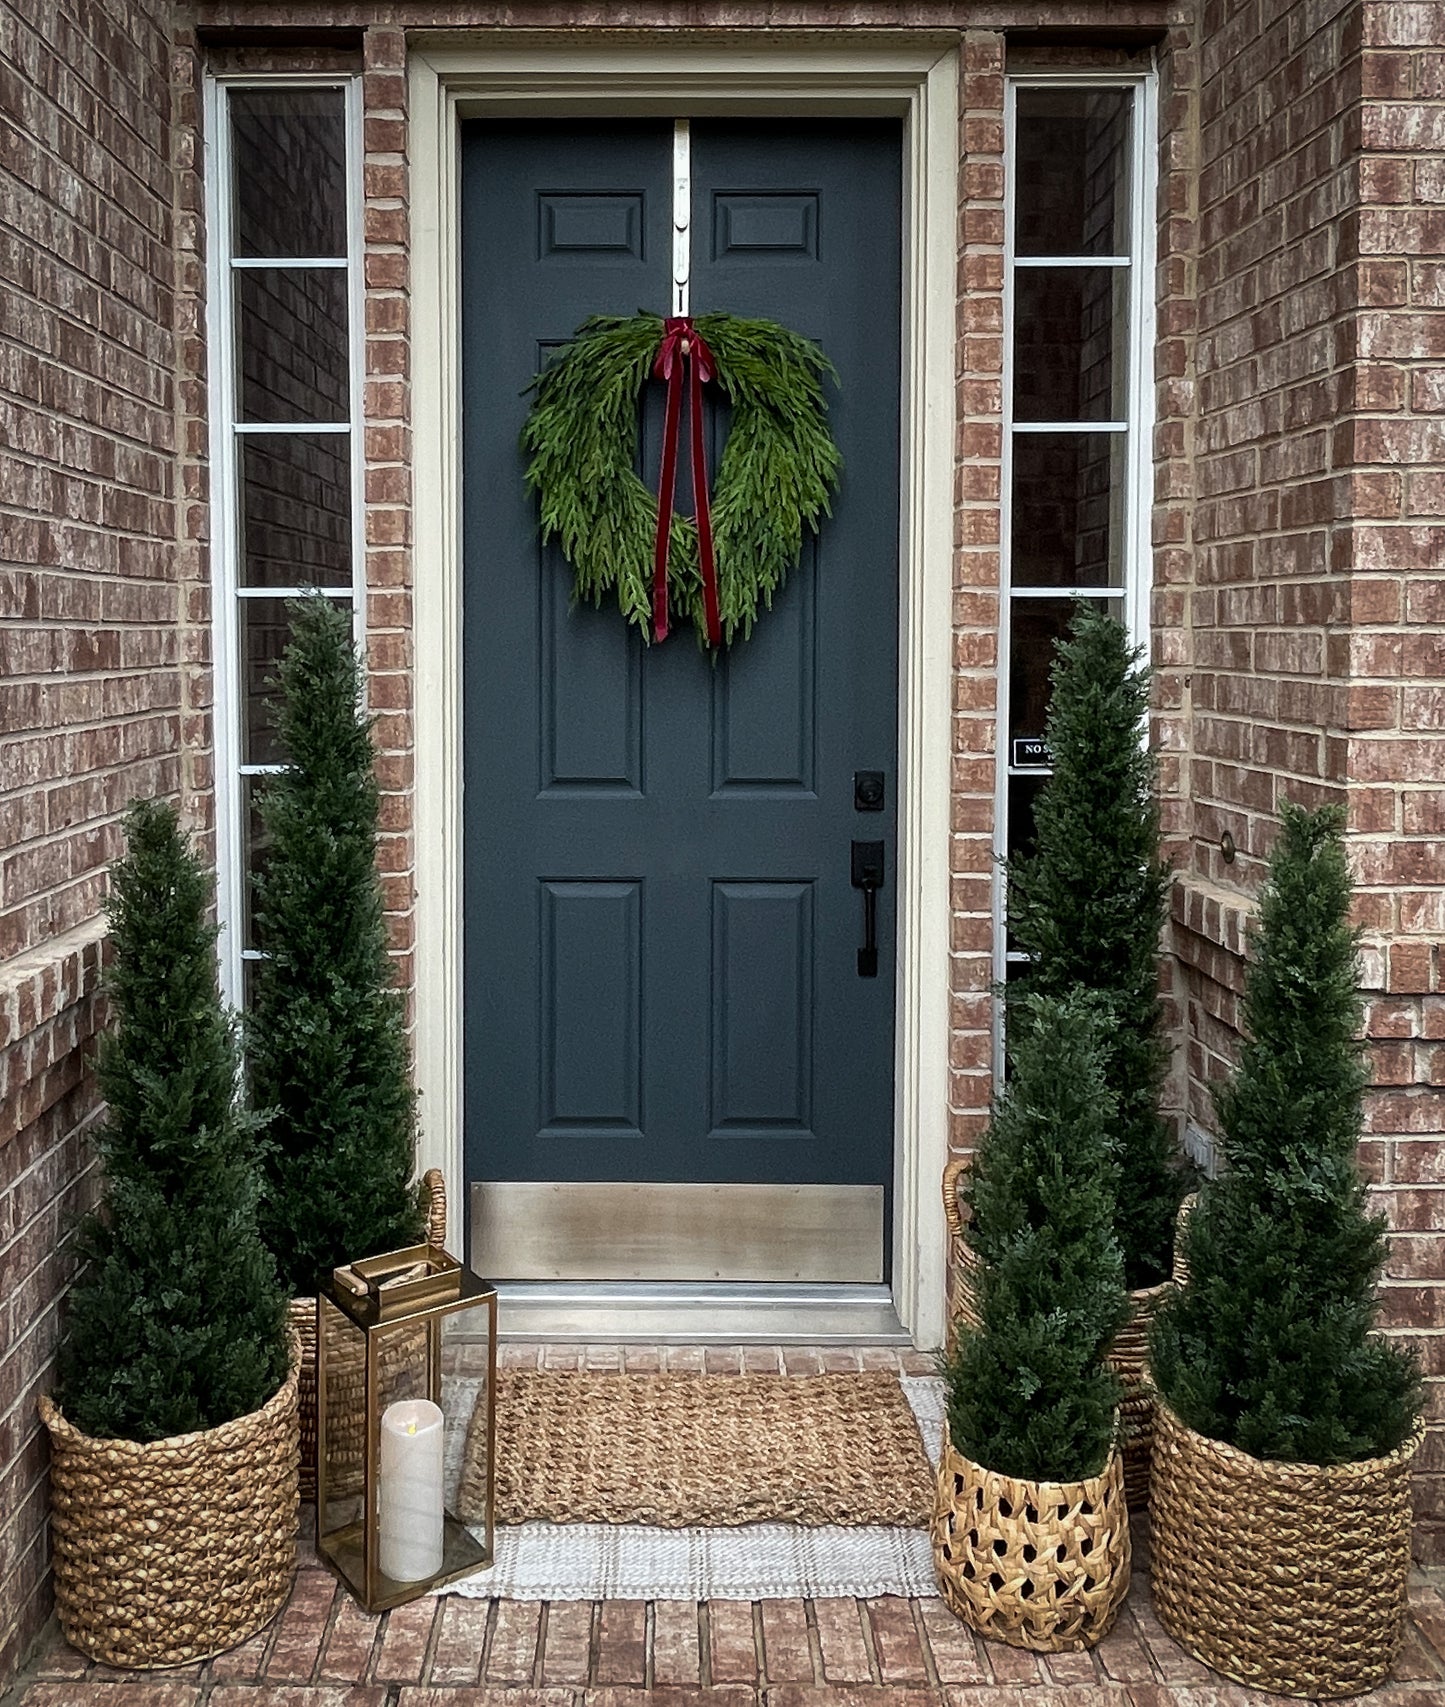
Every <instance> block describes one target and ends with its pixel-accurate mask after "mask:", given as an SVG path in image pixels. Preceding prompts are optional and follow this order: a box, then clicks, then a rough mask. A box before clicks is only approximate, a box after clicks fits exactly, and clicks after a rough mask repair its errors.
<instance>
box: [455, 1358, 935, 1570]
mask: <svg viewBox="0 0 1445 1707" xmlns="http://www.w3.org/2000/svg"><path fill="white" fill-rule="evenodd" d="M778 1379H779V1380H780V1381H785V1380H787V1376H785V1375H780V1376H779V1377H778ZM899 1384H900V1385H901V1386H902V1388H903V1391H904V1394H905V1396H906V1397H907V1399H908V1402H909V1404H910V1405H911V1406H912V1407H913V1414H914V1415H915V1416H916V1417H917V1419H918V1426H919V1430H920V1432H921V1433H922V1435H923V1441H924V1445H925V1446H926V1447H927V1448H928V1453H929V1456H930V1458H932V1460H933V1461H934V1463H935V1464H936V1463H937V1462H938V1457H939V1452H940V1447H941V1442H942V1438H943V1420H944V1408H943V1383H942V1382H941V1381H938V1380H936V1379H934V1378H933V1377H931V1376H902V1377H900V1380H899ZM478 1386H479V1383H478V1381H477V1380H476V1379H475V1378H467V1377H461V1376H458V1377H455V1378H453V1379H452V1380H450V1381H448V1382H447V1383H446V1387H445V1390H444V1392H443V1403H444V1405H445V1408H446V1411H447V1418H448V1424H449V1426H448V1429H447V1437H448V1442H449V1444H450V1445H451V1453H452V1455H451V1462H450V1463H449V1464H448V1466H447V1474H448V1478H449V1492H450V1491H452V1490H453V1489H454V1488H455V1478H456V1476H457V1473H458V1470H459V1460H460V1455H461V1447H462V1439H463V1436H464V1434H465V1424H466V1419H467V1417H468V1416H469V1415H470V1414H471V1409H472V1406H473V1404H474V1403H475V1400H476V1395H477V1390H478ZM458 1424H460V1426H457V1425H458ZM495 1541H496V1555H497V1557H496V1563H495V1564H494V1565H493V1566H492V1568H491V1569H490V1570H487V1571H481V1572H478V1574H477V1575H476V1576H474V1577H467V1578H465V1579H464V1580H463V1581H461V1582H457V1583H449V1584H448V1585H447V1586H446V1587H445V1588H442V1589H439V1590H437V1592H438V1593H439V1594H463V1595H469V1596H471V1597H473V1598H475V1599H480V1600H491V1599H507V1600H609V1599H624V1600H771V1599H783V1600H801V1599H808V1598H815V1599H816V1598H824V1597H830V1596H858V1597H862V1596H868V1595H881V1594H898V1595H929V1594H932V1593H934V1580H933V1555H932V1552H931V1550H930V1547H929V1541H928V1534H927V1532H926V1531H925V1530H922V1529H897V1528H885V1527H882V1526H870V1527H860V1528H847V1527H844V1526H841V1525H839V1526H830V1527H827V1528H803V1527H802V1526H800V1525H796V1524H789V1523H752V1524H745V1525H742V1526H741V1527H738V1528H731V1529H653V1528H647V1527H643V1526H641V1525H633V1524H605V1523H577V1524H572V1523H568V1524H561V1523H521V1524H517V1525H516V1526H515V1527H511V1528H507V1529H499V1530H497V1532H496V1536H495Z"/></svg>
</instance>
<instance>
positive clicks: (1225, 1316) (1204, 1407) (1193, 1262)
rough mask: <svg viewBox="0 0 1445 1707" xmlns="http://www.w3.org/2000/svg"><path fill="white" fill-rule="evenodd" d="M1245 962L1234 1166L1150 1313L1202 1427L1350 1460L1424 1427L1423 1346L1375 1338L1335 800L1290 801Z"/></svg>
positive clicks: (1164, 1381) (1353, 968) (1372, 1234)
mask: <svg viewBox="0 0 1445 1707" xmlns="http://www.w3.org/2000/svg"><path fill="white" fill-rule="evenodd" d="M1282 814H1283V820H1284V822H1283V827H1282V830H1281V833H1280V836H1279V839H1278V841H1277V842H1276V844H1275V848H1274V852H1273V855H1272V857H1271V859H1270V864H1269V876H1268V881H1267V882H1266V884H1265V887H1264V891H1263V893H1262V895H1261V897H1260V909H1259V923H1258V927H1257V929H1256V930H1255V932H1254V934H1253V942H1252V946H1253V951H1254V953H1253V959H1252V962H1251V964H1250V965H1249V966H1248V968H1247V969H1246V972H1245V985H1244V1008H1243V1018H1244V1030H1245V1034H1246V1041H1245V1043H1244V1046H1243V1049H1242V1050H1241V1053H1240V1060H1239V1067H1238V1070H1237V1071H1236V1072H1235V1074H1234V1075H1233V1077H1232V1078H1231V1079H1230V1080H1229V1081H1228V1082H1227V1083H1226V1084H1225V1085H1224V1086H1223V1087H1222V1088H1221V1089H1220V1090H1219V1091H1218V1092H1216V1094H1215V1106H1216V1109H1217V1112H1218V1116H1219V1129H1220V1136H1221V1139H1222V1147H1223V1151H1224V1159H1225V1163H1226V1166H1225V1169H1224V1171H1223V1172H1222V1173H1221V1174H1220V1176H1219V1177H1218V1178H1217V1179H1213V1180H1209V1181H1206V1182H1205V1184H1204V1186H1203V1188H1202V1190H1201V1193H1200V1199H1199V1204H1198V1207H1197V1208H1196V1209H1195V1210H1194V1212H1193V1213H1192V1214H1191V1215H1190V1217H1189V1219H1188V1221H1187V1223H1186V1225H1185V1229H1184V1241H1183V1242H1184V1252H1185V1256H1186V1258H1187V1259H1188V1263H1189V1280H1188V1283H1187V1285H1186V1286H1185V1288H1184V1290H1183V1291H1182V1292H1181V1293H1180V1295H1179V1296H1178V1297H1177V1298H1175V1299H1173V1300H1172V1301H1171V1302H1170V1303H1169V1304H1168V1305H1167V1306H1166V1307H1165V1309H1164V1310H1162V1311H1161V1312H1160V1314H1159V1316H1158V1317H1157V1318H1156V1319H1155V1324H1154V1327H1153V1329H1152V1331H1151V1336H1150V1351H1151V1358H1152V1362H1153V1368H1154V1376H1155V1380H1156V1382H1157V1383H1158V1386H1159V1389H1160V1391H1161V1392H1162V1393H1163V1394H1164V1396H1165V1398H1166V1399H1167V1400H1168V1401H1169V1403H1170V1405H1171V1406H1172V1407H1173V1408H1174V1410H1175V1411H1176V1413H1177V1414H1178V1415H1179V1416H1180V1417H1181V1418H1182V1419H1183V1420H1184V1421H1185V1422H1186V1423H1187V1424H1188V1425H1189V1426H1190V1427H1191V1428H1193V1429H1195V1430H1196V1431H1197V1432H1198V1433H1200V1434H1204V1435H1208V1436H1209V1437H1210V1438H1211V1439H1214V1440H1223V1441H1225V1442H1227V1443H1228V1444H1229V1445H1231V1446H1237V1447H1238V1448H1239V1449H1240V1450H1241V1451H1243V1452H1248V1453H1249V1454H1250V1455H1251V1456H1252V1457H1255V1458H1274V1459H1287V1460H1294V1461H1296V1462H1301V1463H1306V1464H1344V1463H1348V1462H1350V1461H1351V1460H1353V1459H1360V1458H1373V1457H1377V1456H1380V1455H1383V1454H1385V1453H1388V1452H1393V1451H1394V1449H1395V1448H1396V1447H1397V1446H1399V1445H1400V1444H1401V1443H1402V1442H1403V1441H1404V1440H1405V1439H1406V1437H1407V1436H1408V1435H1409V1433H1410V1431H1411V1430H1412V1429H1413V1427H1414V1426H1415V1419H1416V1416H1417V1415H1418V1412H1419V1403H1420V1376H1419V1370H1418V1368H1417V1366H1416V1364H1415V1360H1414V1358H1413V1357H1412V1356H1411V1355H1409V1354H1408V1353H1407V1352H1406V1351H1404V1350H1403V1349H1402V1348H1401V1347H1399V1346H1397V1345H1395V1344H1392V1343H1391V1342H1389V1341H1387V1340H1383V1339H1380V1338H1378V1337H1377V1336H1376V1335H1374V1334H1373V1333H1372V1332H1371V1330H1372V1328H1373V1327H1374V1320H1375V1288H1376V1285H1377V1283H1378V1281H1379V1277H1380V1268H1381V1264H1382V1263H1383V1261H1384V1257H1385V1241H1384V1231H1385V1219H1384V1217H1383V1216H1379V1215H1376V1216H1372V1215H1370V1214H1369V1213H1368V1211H1367V1208H1366V1187H1365V1184H1364V1181H1363V1180H1362V1179H1361V1177H1360V1173H1359V1169H1358V1167H1357V1165H1356V1161H1355V1156H1356V1149H1357V1146H1358V1144H1359V1139H1360V1127H1361V1098H1362V1096H1363V1093H1364V1088H1365V1085H1366V1084H1367V1082H1368V1077H1369V1075H1368V1073H1367V1071H1366V1068H1365V1062H1364V1057H1363V1050H1362V1048H1361V1045H1360V1044H1359V1043H1358V1042H1357V1041H1356V1039H1357V1036H1358V1033H1359V1029H1360V1021H1361V1012H1360V998H1359V994H1358V990H1357V985H1358V964H1357V959H1356V933H1354V932H1352V931H1351V930H1350V928H1349V924H1348V922H1347V920H1348V912H1349V902H1350V878H1349V872H1348V869H1347V867H1346V865H1345V853H1344V845H1343V842H1342V840H1341V828H1342V824H1343V815H1342V814H1341V813H1340V812H1339V811H1338V810H1337V809H1334V808H1328V807H1326V808H1322V809H1321V810H1319V811H1318V812H1313V813H1311V812H1306V811H1304V810H1303V809H1302V808H1300V807H1297V806H1294V805H1291V804H1289V803H1286V804H1285V805H1284V806H1283V808H1282Z"/></svg>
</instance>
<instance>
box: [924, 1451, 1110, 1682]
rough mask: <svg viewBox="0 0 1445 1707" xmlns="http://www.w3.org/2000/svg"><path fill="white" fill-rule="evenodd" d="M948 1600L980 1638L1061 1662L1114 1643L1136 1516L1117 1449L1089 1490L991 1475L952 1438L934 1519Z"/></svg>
mask: <svg viewBox="0 0 1445 1707" xmlns="http://www.w3.org/2000/svg"><path fill="white" fill-rule="evenodd" d="M933 1569H934V1574H935V1576H936V1577H937V1578H938V1587H939V1592H940V1593H941V1594H942V1596H943V1598H944V1600H945V1601H947V1603H948V1605H949V1606H950V1607H951V1608H952V1610H953V1611H954V1612H956V1613H957V1614H958V1616H959V1617H960V1618H962V1619H963V1620H964V1622H965V1623H966V1624H969V1625H971V1626H972V1628H973V1629H975V1630H977V1631H978V1633H979V1635H981V1636H987V1637H990V1638H992V1639H993V1640H995V1641H999V1642H1007V1643H1008V1644H1009V1645H1010V1646H1011V1647H1015V1648H1029V1649H1032V1651H1033V1652H1034V1653H1037V1654H1056V1653H1060V1652H1062V1651H1064V1650H1065V1649H1071V1648H1091V1647H1093V1645H1094V1643H1095V1642H1098V1641H1100V1640H1101V1639H1102V1638H1103V1637H1104V1636H1106V1635H1107V1634H1108V1632H1109V1630H1110V1628H1111V1626H1112V1625H1113V1623H1114V1620H1115V1618H1116V1617H1118V1614H1119V1608H1120V1607H1121V1606H1122V1605H1123V1604H1124V1597H1125V1596H1126V1595H1127V1594H1128V1592H1129V1512H1128V1507H1127V1506H1126V1504H1125V1501H1124V1471H1123V1463H1122V1460H1121V1459H1120V1456H1119V1452H1118V1449H1117V1448H1115V1449H1114V1450H1113V1451H1111V1452H1110V1454H1109V1461H1108V1463H1107V1464H1105V1466H1104V1468H1103V1470H1102V1471H1101V1472H1100V1474H1099V1475H1097V1476H1093V1477H1090V1478H1089V1479H1087V1480H1086V1481H1082V1482H1026V1481H1021V1480H1018V1479H1016V1478H1014V1477H1012V1476H1001V1475H999V1474H997V1473H996V1472H995V1471H993V1470H985V1469H984V1468H983V1467H982V1466H981V1465H978V1464H975V1463H974V1462H973V1461H972V1460H971V1459H969V1458H965V1457H964V1456H963V1455H962V1453H959V1452H956V1451H955V1450H954V1448H953V1444H952V1442H951V1441H949V1440H947V1439H945V1441H944V1446H943V1462H942V1463H941V1464H940V1466H939V1471H938V1496H937V1501H936V1504H935V1507H934V1516H933Z"/></svg>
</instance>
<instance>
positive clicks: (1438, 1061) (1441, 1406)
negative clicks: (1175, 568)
mask: <svg viewBox="0 0 1445 1707" xmlns="http://www.w3.org/2000/svg"><path fill="white" fill-rule="evenodd" d="M1360 38H1361V62H1360V88H1361V103H1360V111H1359V139H1360V146H1361V155H1360V159H1359V163H1358V172H1359V201H1360V211H1359V216H1358V220H1357V223H1356V228H1355V233H1354V254H1355V256H1356V259H1355V262H1354V269H1353V270H1354V277H1355V286H1354V300H1353V312H1352V315H1351V337H1352V343H1353V355H1354V361H1355V375H1354V387H1355V395H1354V411H1353V417H1352V419H1351V420H1350V421H1349V422H1348V423H1347V424H1346V425H1345V426H1343V427H1342V428H1341V429H1340V430H1339V432H1338V434H1337V444H1338V452H1339V454H1340V455H1341V456H1342V457H1346V456H1347V457H1348V458H1349V464H1350V481H1351V486H1352V489H1353V492H1354V494H1355V508H1354V513H1355V517H1356V520H1355V522H1354V525H1353V527H1352V528H1351V533H1350V540H1349V559H1348V561H1349V568H1350V574H1351V584H1350V604H1349V620H1348V632H1339V633H1335V634H1333V635H1331V637H1330V648H1331V653H1332V658H1333V662H1334V667H1335V668H1336V669H1338V670H1339V671H1341V672H1342V673H1347V677H1348V687H1347V694H1348V717H1347V721H1346V726H1345V731H1344V733H1343V738H1342V742H1343V747H1344V754H1343V762H1344V767H1345V775H1346V778H1347V782H1348V789H1349V803H1350V824H1351V832H1352V841H1353V844H1354V857H1355V869H1356V872H1357V875H1358V879H1359V884H1360V916H1361V920H1362V922H1363V924H1364V925H1365V928H1366V932H1367V935H1366V953H1365V968H1366V984H1367V987H1368V990H1369V994H1370V1000H1369V1007H1368V1034H1369V1038H1370V1045H1371V1054H1372V1057H1373V1061H1374V1073H1375V1084H1376V1086H1377V1087H1378V1088H1377V1090H1376V1092H1375V1094H1374V1096H1373V1097H1372V1098H1371V1104H1370V1113H1369V1127H1370V1132H1371V1134H1372V1137H1371V1140H1370V1144H1369V1157H1370V1165H1371V1167H1372V1169H1373V1170H1374V1171H1375V1173H1376V1174H1377V1176H1378V1178H1379V1179H1380V1181H1381V1183H1382V1187H1383V1189H1382V1190H1381V1192H1380V1193H1379V1199H1380V1202H1381V1205H1382V1207H1384V1208H1385V1209H1387V1210H1388V1211H1389V1214H1390V1220H1391V1224H1392V1226H1393V1227H1394V1229H1395V1232H1394V1235H1393V1236H1392V1239H1391V1257H1390V1263H1389V1268H1388V1271H1387V1281H1386V1290H1385V1295H1384V1299H1383V1312H1384V1317H1385V1320H1386V1321H1387V1322H1388V1323H1389V1324H1390V1325H1391V1326H1392V1327H1396V1328H1399V1329H1401V1330H1404V1331H1408V1332H1409V1333H1410V1335H1411V1337H1412V1338H1413V1339H1414V1341H1415V1343H1416V1345H1417V1346H1418V1348H1419V1351H1420V1355H1421V1358H1422V1360H1423V1361H1424V1364H1425V1367H1426V1370H1427V1371H1428V1373H1429V1375H1430V1377H1431V1382H1430V1398H1429V1411H1430V1416H1431V1419H1432V1420H1433V1421H1434V1422H1435V1423H1436V1424H1437V1425H1438V1424H1445V1284H1442V1283H1445V948H1442V946H1441V945H1442V943H1445V383H1442V370H1441V365H1440V359H1441V356H1442V355H1445V262H1442V256H1445V205H1442V204H1445V6H1439V5H1413V6H1402V5H1380V4H1374V3H1371V4H1366V5H1365V6H1364V7H1363V8H1362V13H1361V20H1360ZM1420 1468H1421V1475H1420V1478H1419V1494H1418V1497H1417V1511H1418V1514H1419V1517H1420V1524H1421V1532H1422V1538H1423V1539H1424V1541H1425V1544H1426V1546H1427V1548H1428V1550H1429V1553H1430V1556H1431V1557H1432V1558H1439V1557H1442V1556H1445V1431H1442V1432H1437V1433H1434V1434H1432V1435H1431V1437H1430V1439H1429V1440H1428V1441H1427V1443H1426V1447H1425V1450H1424V1454H1423V1457H1422V1462H1421V1467H1420Z"/></svg>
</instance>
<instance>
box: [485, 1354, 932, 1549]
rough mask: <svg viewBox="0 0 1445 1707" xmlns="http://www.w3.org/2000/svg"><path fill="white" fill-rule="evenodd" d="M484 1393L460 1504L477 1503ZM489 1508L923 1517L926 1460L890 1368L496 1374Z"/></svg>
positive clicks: (648, 1518)
mask: <svg viewBox="0 0 1445 1707" xmlns="http://www.w3.org/2000/svg"><path fill="white" fill-rule="evenodd" d="M480 1415H481V1412H480V1407H479V1408H478V1410H476V1411H474V1412H473V1419H472V1426H471V1428H470V1429H469V1431H468V1437H467V1444H466V1448H465V1452H464V1456H463V1461H462V1466H461V1482H460V1488H459V1495H458V1500H459V1515H460V1516H461V1517H462V1518H463V1519H466V1518H468V1517H471V1516H474V1515H475V1514H477V1513H478V1512H479V1511H480V1510H481V1509H482V1508H483V1501H484V1497H485V1487H486V1462H485V1452H486V1436H485V1428H484V1426H482V1427H479V1426H477V1425H478V1422H479V1419H480ZM497 1443H498V1451H497V1477H496V1521H497V1522H498V1523H499V1524H518V1523H526V1522H529V1521H535V1520H538V1519H545V1520H549V1521H551V1522H554V1523H567V1524H585V1523H614V1524H649V1525H653V1526H657V1527H662V1528H675V1529H683V1528H698V1527H712V1526H733V1525H737V1524H745V1523H764V1522H774V1523H779V1522H782V1523H793V1524H803V1525H825V1524H826V1525H845V1526H852V1525H891V1526H904V1527H916V1526H921V1525H924V1524H926V1523H927V1522H928V1519H929V1515H930V1513H931V1510H932V1503H933V1473H932V1470H931V1467H930V1465H929V1461H928V1455H927V1453H926V1452H925V1450H924V1445H923V1440H922V1437H921V1435H920V1434H919V1431H918V1424H917V1421H916V1420H915V1418H914V1414H913V1410H912V1408H911V1407H910V1405H909V1403H908V1400H907V1399H906V1398H905V1396H904V1393H903V1390H902V1388H901V1387H900V1386H899V1384H898V1380H897V1377H895V1376H893V1375H888V1374H882V1373H880V1374H858V1375H807V1376H786V1375H685V1374H677V1375H624V1374H607V1373H601V1374H599V1373H590V1372H574V1371H570V1370H536V1371H534V1370H504V1371H502V1372H501V1373H500V1374H499V1375H498V1377H497Z"/></svg>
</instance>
